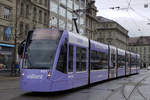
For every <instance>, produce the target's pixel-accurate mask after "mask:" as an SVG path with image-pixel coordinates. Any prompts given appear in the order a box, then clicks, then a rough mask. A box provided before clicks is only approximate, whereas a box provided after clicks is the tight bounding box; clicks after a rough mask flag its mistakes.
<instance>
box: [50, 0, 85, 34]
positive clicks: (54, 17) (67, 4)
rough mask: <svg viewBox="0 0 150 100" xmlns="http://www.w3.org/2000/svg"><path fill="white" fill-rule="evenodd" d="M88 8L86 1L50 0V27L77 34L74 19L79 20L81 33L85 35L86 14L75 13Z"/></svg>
mask: <svg viewBox="0 0 150 100" xmlns="http://www.w3.org/2000/svg"><path fill="white" fill-rule="evenodd" d="M85 7H86V0H50V8H49V10H50V20H49V26H50V27H55V28H58V29H66V30H68V31H73V32H76V28H75V25H74V22H73V20H72V19H73V18H74V17H76V18H77V25H78V29H79V32H80V33H81V34H85V33H84V31H85V14H84V13H83V12H82V11H79V12H74V11H77V10H79V9H81V10H83V9H85Z"/></svg>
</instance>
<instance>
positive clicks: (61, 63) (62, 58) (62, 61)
mask: <svg viewBox="0 0 150 100" xmlns="http://www.w3.org/2000/svg"><path fill="white" fill-rule="evenodd" d="M56 69H57V70H58V71H60V72H62V73H67V43H66V42H65V43H64V44H63V45H62V48H61V50H60V54H59V59H58V63H57V67H56Z"/></svg>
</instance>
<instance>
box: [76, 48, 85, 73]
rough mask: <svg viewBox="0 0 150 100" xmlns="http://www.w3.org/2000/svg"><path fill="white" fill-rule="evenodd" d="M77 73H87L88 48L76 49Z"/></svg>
mask: <svg viewBox="0 0 150 100" xmlns="http://www.w3.org/2000/svg"><path fill="white" fill-rule="evenodd" d="M76 71H77V72H81V71H86V48H80V47H77V48H76Z"/></svg>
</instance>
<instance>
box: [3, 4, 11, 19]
mask: <svg viewBox="0 0 150 100" xmlns="http://www.w3.org/2000/svg"><path fill="white" fill-rule="evenodd" d="M4 19H7V20H9V19H10V9H9V8H6V7H4Z"/></svg>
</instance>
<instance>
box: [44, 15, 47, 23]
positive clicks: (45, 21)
mask: <svg viewBox="0 0 150 100" xmlns="http://www.w3.org/2000/svg"><path fill="white" fill-rule="evenodd" d="M44 24H46V25H47V13H44Z"/></svg>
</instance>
